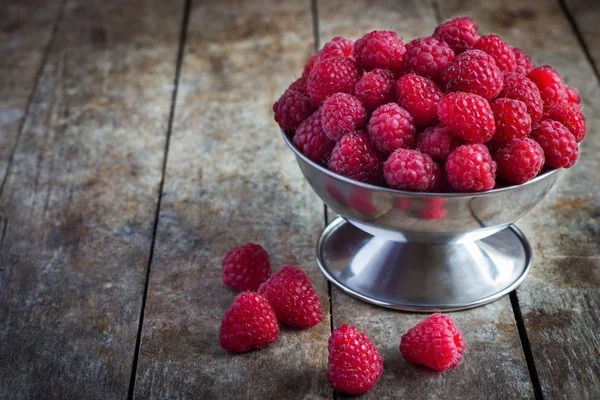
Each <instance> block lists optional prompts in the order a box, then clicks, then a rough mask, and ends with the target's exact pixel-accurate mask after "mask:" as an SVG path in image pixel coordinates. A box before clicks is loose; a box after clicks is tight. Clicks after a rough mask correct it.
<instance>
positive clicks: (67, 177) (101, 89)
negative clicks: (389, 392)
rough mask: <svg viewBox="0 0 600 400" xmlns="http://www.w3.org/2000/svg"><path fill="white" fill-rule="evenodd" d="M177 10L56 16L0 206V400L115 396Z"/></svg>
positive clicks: (123, 366) (132, 8) (162, 6)
mask: <svg viewBox="0 0 600 400" xmlns="http://www.w3.org/2000/svg"><path fill="white" fill-rule="evenodd" d="M182 11H183V3H182V1H177V2H164V1H160V0H154V1H143V0H130V1H120V0H111V1H105V0H102V1H100V0H97V1H93V2H91V1H87V0H86V1H84V0H79V1H75V0H73V1H69V2H68V5H67V6H66V8H65V10H64V18H63V20H62V23H61V25H60V27H59V29H58V32H57V35H56V39H55V41H54V45H53V46H52V48H51V49H50V52H49V56H48V62H47V64H46V65H45V67H44V69H43V71H42V74H41V76H40V79H39V84H38V87H37V89H36V92H35V94H34V97H33V102H32V105H31V109H30V112H29V114H28V116H27V118H26V120H25V123H24V131H23V135H22V138H21V141H20V144H19V146H18V148H17V150H16V153H15V157H14V163H13V166H12V172H11V174H10V176H9V178H8V181H7V184H6V188H5V190H4V193H3V194H2V197H1V198H0V210H1V211H2V213H3V214H4V215H5V217H6V218H7V219H8V226H7V228H6V235H5V237H4V243H3V247H2V249H1V253H0V254H1V255H0V264H1V268H0V287H1V288H0V359H1V360H2V362H1V363H0V397H1V398H3V399H11V398H15V399H16V398H19V399H23V398H45V399H47V398H60V399H75V398H77V399H79V398H86V399H93V398H98V399H116V398H126V397H127V391H128V387H129V381H130V375H131V369H132V362H133V354H134V349H135V342H136V334H137V328H138V320H139V317H140V309H141V303H142V296H143V290H144V281H145V276H146V270H147V266H148V257H149V250H150V246H151V242H152V231H153V222H154V217H155V215H156V206H157V199H158V186H159V182H160V179H161V170H162V165H163V164H162V163H163V158H164V145H165V138H166V128H167V123H168V116H169V110H170V104H171V96H172V82H173V77H174V74H175V64H176V53H177V45H178V39H179V28H180V24H181V13H182ZM31 40H33V38H32V39H31Z"/></svg>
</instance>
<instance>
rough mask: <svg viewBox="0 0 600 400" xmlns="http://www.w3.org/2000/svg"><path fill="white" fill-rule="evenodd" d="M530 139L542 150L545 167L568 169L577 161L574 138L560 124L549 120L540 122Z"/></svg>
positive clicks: (577, 150)
mask: <svg viewBox="0 0 600 400" xmlns="http://www.w3.org/2000/svg"><path fill="white" fill-rule="evenodd" d="M531 137H532V138H533V139H534V140H535V141H536V142H538V143H539V144H540V146H542V149H544V155H545V157H546V165H549V166H551V167H554V168H570V167H572V166H573V164H575V161H577V157H578V155H579V147H577V141H576V140H575V136H573V134H572V133H571V132H569V130H568V129H567V128H566V127H565V126H564V125H563V124H561V123H560V122H558V121H553V120H551V119H547V120H545V121H542V122H540V124H539V125H538V127H537V128H536V129H534V130H533V132H531Z"/></svg>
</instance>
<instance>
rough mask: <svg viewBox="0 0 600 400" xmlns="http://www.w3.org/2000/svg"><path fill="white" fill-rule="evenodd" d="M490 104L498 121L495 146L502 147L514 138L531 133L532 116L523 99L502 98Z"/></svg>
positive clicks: (493, 140) (494, 140)
mask: <svg viewBox="0 0 600 400" xmlns="http://www.w3.org/2000/svg"><path fill="white" fill-rule="evenodd" d="M490 106H491V107H492V111H493V112H494V121H496V133H494V136H493V137H492V142H493V144H494V146H496V147H501V146H503V145H504V144H505V143H507V142H509V141H510V140H511V139H513V138H521V137H525V136H527V135H529V134H530V133H531V116H530V115H529V113H528V112H527V105H526V104H525V103H523V102H522V101H520V100H514V99H507V98H500V99H496V100H494V101H492V102H491V103H490Z"/></svg>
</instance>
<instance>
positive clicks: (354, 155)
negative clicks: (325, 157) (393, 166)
mask: <svg viewBox="0 0 600 400" xmlns="http://www.w3.org/2000/svg"><path fill="white" fill-rule="evenodd" d="M382 162H383V160H382V159H381V155H380V154H379V153H378V152H377V150H376V149H375V146H373V144H372V143H371V140H370V139H369V137H368V136H367V134H366V133H365V132H363V131H356V132H353V133H348V134H346V135H344V136H343V137H342V138H341V139H340V141H339V142H337V144H336V145H335V148H334V149H333V151H332V152H331V157H330V158H329V163H328V165H327V166H328V167H329V169H330V170H331V171H333V172H335V173H336V174H340V175H343V176H346V177H348V178H351V179H356V180H357V181H361V182H367V183H373V184H377V183H380V182H381V179H382V177H383V176H382V165H381V164H382Z"/></svg>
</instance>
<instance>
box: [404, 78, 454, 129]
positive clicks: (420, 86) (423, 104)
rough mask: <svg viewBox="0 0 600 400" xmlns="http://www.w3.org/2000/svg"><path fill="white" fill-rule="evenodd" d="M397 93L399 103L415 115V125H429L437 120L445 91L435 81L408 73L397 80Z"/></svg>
mask: <svg viewBox="0 0 600 400" xmlns="http://www.w3.org/2000/svg"><path fill="white" fill-rule="evenodd" d="M396 93H397V95H398V105H400V107H402V108H404V109H405V110H406V111H408V112H409V113H410V115H412V116H413V119H414V123H415V125H429V124H431V123H432V122H434V121H435V120H436V118H437V109H438V106H439V104H440V102H441V101H442V97H444V93H443V92H442V90H441V89H440V88H439V86H438V85H437V84H436V83H435V82H434V81H432V80H431V79H428V78H425V77H423V76H420V75H416V74H407V75H404V76H401V77H400V79H398V82H396Z"/></svg>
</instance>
